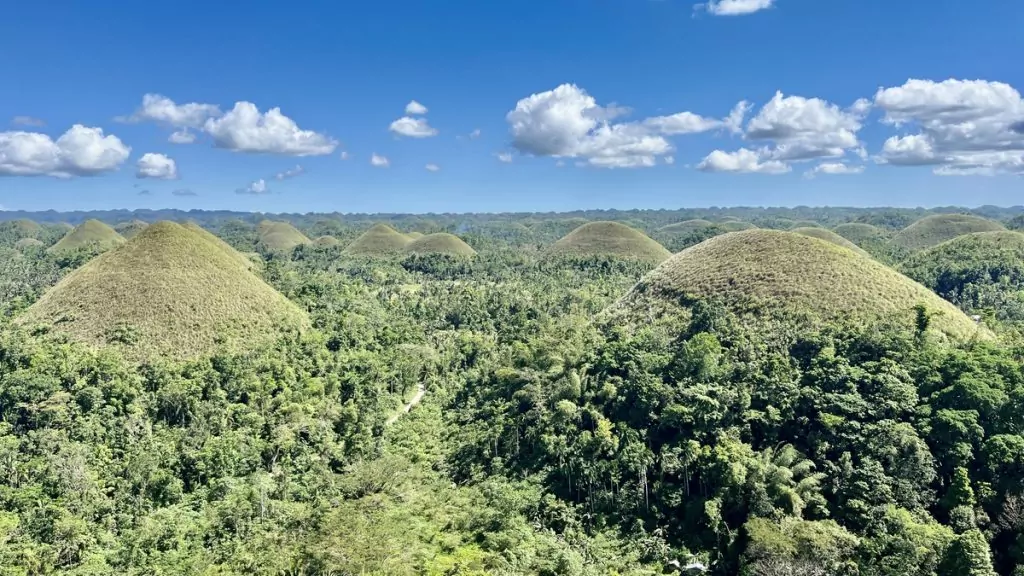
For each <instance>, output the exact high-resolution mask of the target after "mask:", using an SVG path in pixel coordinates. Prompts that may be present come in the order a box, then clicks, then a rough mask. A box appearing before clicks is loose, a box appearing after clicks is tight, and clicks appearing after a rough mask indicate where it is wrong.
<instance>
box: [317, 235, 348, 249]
mask: <svg viewBox="0 0 1024 576" xmlns="http://www.w3.org/2000/svg"><path fill="white" fill-rule="evenodd" d="M340 244H341V242H340V241H338V239H337V238H335V237H334V236H320V237H319V238H317V239H316V240H313V245H314V246H316V247H318V248H330V247H332V246H339V245H340Z"/></svg>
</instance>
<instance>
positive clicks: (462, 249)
mask: <svg viewBox="0 0 1024 576" xmlns="http://www.w3.org/2000/svg"><path fill="white" fill-rule="evenodd" d="M405 251H406V252H408V253H410V254H422V255H425V254H447V255H449V256H474V255H476V250H473V248H472V247H471V246H470V245H469V244H466V243H465V242H463V241H462V238H459V237H458V236H454V235H452V234H448V233H446V232H439V233H437V234H427V235H426V236H423V237H422V238H417V239H416V240H413V241H412V242H410V243H409V244H408V245H407V246H406V247H405Z"/></svg>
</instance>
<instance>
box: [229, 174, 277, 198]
mask: <svg viewBox="0 0 1024 576" xmlns="http://www.w3.org/2000/svg"><path fill="white" fill-rule="evenodd" d="M235 194H249V195H253V196H259V195H262V194H270V187H269V186H267V182H266V180H264V179H263V178H260V179H259V180H256V181H254V182H251V183H250V184H249V185H248V186H246V187H245V188H239V189H237V190H235Z"/></svg>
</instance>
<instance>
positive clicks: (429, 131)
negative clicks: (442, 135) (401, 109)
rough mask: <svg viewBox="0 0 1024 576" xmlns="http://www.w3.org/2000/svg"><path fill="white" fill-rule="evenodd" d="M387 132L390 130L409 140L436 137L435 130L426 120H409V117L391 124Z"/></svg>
mask: <svg viewBox="0 0 1024 576" xmlns="http://www.w3.org/2000/svg"><path fill="white" fill-rule="evenodd" d="M388 130H391V131H392V132H394V133H395V134H398V135H400V136H408V137H410V138H429V137H431V136H437V130H435V129H434V128H433V127H431V126H430V124H429V123H428V122H427V119H426V118H410V117H409V116H403V117H401V118H399V119H398V120H395V121H394V122H392V123H391V126H390V127H389V128H388Z"/></svg>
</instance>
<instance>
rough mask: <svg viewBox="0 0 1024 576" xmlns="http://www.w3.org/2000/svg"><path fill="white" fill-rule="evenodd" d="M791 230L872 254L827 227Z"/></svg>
mask: <svg viewBox="0 0 1024 576" xmlns="http://www.w3.org/2000/svg"><path fill="white" fill-rule="evenodd" d="M790 232H792V233H794V234H803V235H804V236H810V237H811V238H817V239H818V240H824V241H825V242H831V243H832V244H835V245H836V246H842V247H843V248H848V249H850V250H853V251H854V252H856V253H858V254H860V255H862V256H871V255H870V254H868V253H867V252H865V251H864V250H863V249H862V248H861V247H860V246H857V245H856V244H854V243H853V242H850V241H849V240H847V239H846V238H843V237H842V236H840V235H839V234H836V233H835V232H833V231H831V230H827V229H825V228H794V229H792V230H790Z"/></svg>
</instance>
